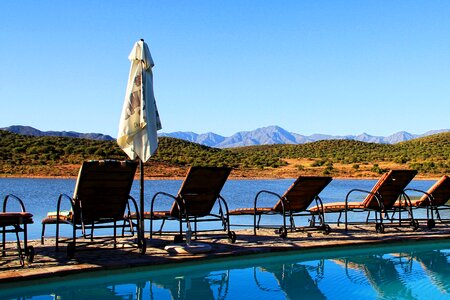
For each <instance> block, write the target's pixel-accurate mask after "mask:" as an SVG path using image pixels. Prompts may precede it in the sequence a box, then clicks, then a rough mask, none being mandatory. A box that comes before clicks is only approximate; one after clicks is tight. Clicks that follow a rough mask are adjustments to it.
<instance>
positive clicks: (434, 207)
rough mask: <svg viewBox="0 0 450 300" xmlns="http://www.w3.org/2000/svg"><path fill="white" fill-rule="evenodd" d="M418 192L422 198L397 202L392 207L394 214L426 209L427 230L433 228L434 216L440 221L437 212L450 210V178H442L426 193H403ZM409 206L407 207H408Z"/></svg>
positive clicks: (407, 190) (420, 191) (416, 190)
mask: <svg viewBox="0 0 450 300" xmlns="http://www.w3.org/2000/svg"><path fill="white" fill-rule="evenodd" d="M409 191H412V192H419V193H421V194H422V197H421V198H420V199H417V200H411V201H409V202H405V201H397V202H395V205H394V212H399V213H400V212H401V211H402V210H404V209H405V208H414V209H426V210H427V227H428V228H429V229H431V228H433V227H435V225H436V222H435V215H436V217H437V218H438V220H440V221H443V220H442V219H441V216H440V213H439V210H445V209H450V206H449V205H447V202H448V201H449V200H450V177H449V176H447V175H444V176H442V177H441V178H440V179H439V180H438V181H436V183H435V184H433V186H432V187H430V189H429V190H428V191H426V192H425V191H422V190H418V189H406V190H405V192H409ZM408 206H409V207H408Z"/></svg>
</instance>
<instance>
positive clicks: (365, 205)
mask: <svg viewBox="0 0 450 300" xmlns="http://www.w3.org/2000/svg"><path fill="white" fill-rule="evenodd" d="M416 174H417V171H416V170H391V171H389V172H387V173H384V174H383V175H382V176H381V178H380V179H379V180H378V182H377V183H376V184H375V186H374V187H373V188H372V190H371V191H366V190H361V189H352V190H350V191H349V192H348V193H347V196H346V197H345V202H334V203H326V204H324V205H323V206H322V209H323V212H324V213H325V214H326V213H339V218H338V222H337V223H338V225H339V223H340V219H341V216H342V213H344V216H345V230H347V229H348V224H350V223H349V222H348V219H347V214H348V212H349V211H353V212H368V216H367V219H366V222H365V223H368V218H369V215H370V212H372V211H373V212H375V222H376V224H375V230H376V231H377V232H379V233H382V232H384V225H383V215H384V214H386V213H387V212H388V210H390V209H392V207H393V205H394V203H395V201H397V199H398V198H399V197H407V196H406V195H405V193H404V191H403V190H404V189H405V188H406V186H407V185H408V184H409V182H410V181H411V180H412V179H413V178H414V176H416ZM353 193H363V194H367V196H366V198H365V199H364V200H363V201H362V202H349V199H350V196H351V195H352V194H353ZM318 210H319V208H317V207H315V208H313V209H311V211H312V212H316V211H318ZM410 221H411V222H410V225H411V226H413V228H414V229H417V228H418V223H417V221H415V220H414V218H413V216H412V211H410ZM351 224H358V222H352V223H351Z"/></svg>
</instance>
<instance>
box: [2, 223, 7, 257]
mask: <svg viewBox="0 0 450 300" xmlns="http://www.w3.org/2000/svg"><path fill="white" fill-rule="evenodd" d="M2 229H3V230H2V256H5V255H6V244H5V243H6V233H5V230H6V227H5V226H3V227H2Z"/></svg>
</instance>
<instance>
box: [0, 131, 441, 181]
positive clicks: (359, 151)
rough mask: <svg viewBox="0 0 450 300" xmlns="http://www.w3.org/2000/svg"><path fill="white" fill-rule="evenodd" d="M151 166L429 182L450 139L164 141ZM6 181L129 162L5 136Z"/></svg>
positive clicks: (104, 146)
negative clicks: (398, 176)
mask: <svg viewBox="0 0 450 300" xmlns="http://www.w3.org/2000/svg"><path fill="white" fill-rule="evenodd" d="M159 140H160V144H159V148H158V151H157V153H156V155H154V156H153V157H152V158H151V159H150V161H149V162H148V163H147V164H146V174H147V175H148V176H151V177H173V176H183V175H184V174H185V171H186V169H187V168H188V167H189V166H195V165H202V166H230V167H233V169H234V171H233V174H234V176H235V177H295V176H296V174H311V175H312V174H315V175H322V174H325V175H331V176H345V177H367V176H370V177H373V176H378V174H379V173H382V172H384V171H385V170H386V169H388V168H411V169H416V170H418V171H419V174H421V175H422V176H427V177H436V176H440V175H442V174H449V173H450V133H441V134H436V135H432V136H428V137H424V138H419V139H414V140H411V141H407V142H402V143H398V144H394V145H388V144H375V143H364V142H358V141H351V140H327V141H319V142H314V143H307V144H301V145H264V146H251V147H240V148H232V149H217V148H210V147H207V146H202V145H199V144H195V143H191V142H187V141H184V140H179V139H174V138H168V137H161V138H160V139H159ZM0 158H1V162H0V176H76V175H77V172H78V168H79V165H80V163H81V162H82V161H84V160H91V159H121V160H122V159H126V158H127V157H126V155H125V154H124V153H123V152H122V150H121V149H120V148H119V147H118V146H117V144H116V143H115V142H113V141H97V140H88V139H78V138H66V137H33V136H24V135H17V134H14V133H10V132H7V131H0Z"/></svg>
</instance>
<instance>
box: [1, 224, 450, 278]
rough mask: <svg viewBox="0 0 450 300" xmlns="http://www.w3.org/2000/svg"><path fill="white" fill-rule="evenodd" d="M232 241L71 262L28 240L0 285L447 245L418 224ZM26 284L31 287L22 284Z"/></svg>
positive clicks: (104, 251)
mask: <svg viewBox="0 0 450 300" xmlns="http://www.w3.org/2000/svg"><path fill="white" fill-rule="evenodd" d="M236 234H237V241H236V243H234V244H230V243H229V242H228V241H227V239H226V238H224V237H225V235H223V234H222V235H221V234H214V235H208V236H206V237H201V238H200V240H199V241H198V242H201V243H206V244H209V245H211V248H212V249H211V251H210V252H208V253H203V254H189V253H186V254H173V253H168V252H167V251H166V250H164V247H165V246H166V245H168V244H171V242H172V238H171V237H169V236H167V237H158V236H156V238H155V239H153V240H148V239H147V252H146V254H144V255H142V254H139V253H138V251H137V249H136V248H130V247H125V246H124V247H121V246H120V245H119V247H118V248H117V249H113V248H112V247H111V246H110V245H108V246H103V247H102V246H99V245H93V246H89V247H87V248H83V249H79V251H78V250H77V252H76V253H75V258H74V259H68V258H67V256H66V247H65V246H63V247H61V249H60V251H59V252H55V248H54V240H52V239H48V240H46V242H45V245H41V244H40V241H30V242H29V245H32V246H33V247H34V248H35V253H36V255H35V258H34V262H33V263H32V264H27V265H25V267H23V268H22V267H21V266H20V263H19V260H18V258H17V254H15V253H14V252H10V253H9V254H8V255H7V256H6V257H2V259H1V260H0V285H8V284H10V283H15V284H20V282H23V281H29V280H35V279H46V278H61V277H63V276H67V275H72V274H80V273H86V272H95V271H101V270H103V271H108V270H119V269H123V268H138V267H145V266H159V267H161V266H163V265H169V264H173V263H182V262H183V263H184V262H195V261H206V260H208V261H211V260H214V259H217V258H225V257H231V256H241V255H250V254H263V253H271V252H281V251H292V250H298V251H302V250H305V252H306V251H307V250H314V249H329V248H333V249H339V248H342V247H352V248H353V247H358V246H364V245H373V244H380V243H381V244H388V243H405V242H414V241H431V240H436V241H437V240H441V241H445V240H447V241H450V227H449V226H448V225H443V224H439V223H438V224H437V226H436V227H435V228H433V229H432V230H428V229H427V228H426V227H425V226H424V225H421V227H420V229H419V230H417V231H413V230H412V229H411V228H409V227H395V228H390V227H387V228H386V232H385V233H383V234H377V233H376V232H375V231H374V226H373V225H371V226H365V225H364V226H351V227H350V229H349V230H348V231H344V230H343V227H336V226H333V227H332V232H331V233H330V234H329V235H324V234H322V233H321V232H318V231H312V232H289V233H288V238H286V239H282V238H280V237H278V235H277V234H275V233H274V230H269V229H265V230H259V231H258V235H257V236H254V235H253V230H251V229H243V230H238V231H236ZM7 248H9V249H10V250H11V251H15V243H13V242H11V243H7ZM27 283H32V282H27Z"/></svg>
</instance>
